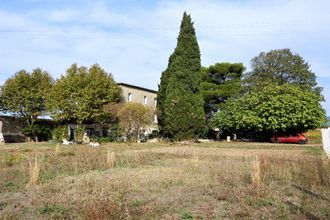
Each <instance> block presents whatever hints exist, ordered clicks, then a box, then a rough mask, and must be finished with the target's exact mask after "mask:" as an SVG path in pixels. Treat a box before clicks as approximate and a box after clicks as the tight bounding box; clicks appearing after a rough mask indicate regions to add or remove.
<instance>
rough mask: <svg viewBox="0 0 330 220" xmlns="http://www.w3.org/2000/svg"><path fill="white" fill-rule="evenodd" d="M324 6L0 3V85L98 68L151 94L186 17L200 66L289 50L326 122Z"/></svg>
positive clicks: (329, 102)
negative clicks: (306, 68) (36, 72)
mask: <svg viewBox="0 0 330 220" xmlns="http://www.w3.org/2000/svg"><path fill="white" fill-rule="evenodd" d="M329 8H330V2H329V1H326V0H304V1H302V0H277V1H273V2H271V1H256V0H246V1H244V0H236V1H234V0H227V1H220V0H219V1H216V0H203V1H201V0H200V1H197V0H196V1H194V0H186V1H184V0H181V1H171V0H163V1H152V0H120V1H119V0H117V1H115V0H109V1H106V0H94V1H87V0H86V1H83V0H71V1H70V0H0V83H1V84H3V83H4V82H5V80H6V79H7V78H8V77H10V76H12V75H13V74H14V73H15V72H17V71H18V70H20V69H26V70H28V71H31V70H32V69H34V68H36V67H41V68H42V69H44V70H47V71H48V72H50V73H51V74H52V75H53V76H54V77H55V78H57V77H58V76H60V75H61V74H64V73H65V70H66V69H67V68H68V67H69V66H70V65H71V64H72V63H74V62H76V63H78V65H86V66H89V65H91V64H94V63H99V64H100V65H101V66H102V67H103V68H105V69H106V70H107V71H108V72H111V73H112V74H113V76H114V78H115V80H116V81H117V82H126V83H131V84H136V85H139V86H144V87H148V88H151V89H157V87H158V83H159V78H160V75H161V72H162V71H163V70H164V69H165V68H166V66H167V62H168V57H169V55H170V54H171V53H172V52H173V49H174V48H175V46H176V38H177V35H178V31H179V25H180V21H181V18H182V14H183V12H184V11H187V12H188V13H189V14H191V16H192V19H193V21H194V23H195V29H196V32H197V37H198V41H199V45H200V49H201V57H202V65H204V66H209V65H211V64H214V63H216V62H243V63H244V65H245V66H246V67H247V68H248V69H249V68H250V60H251V59H252V58H253V57H254V56H256V55H258V54H259V53H260V52H261V51H269V50H270V49H281V48H290V49H291V50H292V51H293V52H295V53H298V54H300V55H301V56H302V57H304V59H305V60H306V61H308V63H309V64H310V65H311V69H312V70H313V71H314V72H315V73H316V75H317V81H318V83H319V84H320V85H321V86H322V87H324V92H323V94H324V96H325V99H326V102H325V103H323V106H324V107H325V109H326V110H327V114H328V115H330V87H329V85H330V71H329V70H330V62H329V61H330V42H329V41H330V40H329V39H330V13H329V11H328V10H329Z"/></svg>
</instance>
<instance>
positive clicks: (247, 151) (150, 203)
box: [0, 134, 330, 219]
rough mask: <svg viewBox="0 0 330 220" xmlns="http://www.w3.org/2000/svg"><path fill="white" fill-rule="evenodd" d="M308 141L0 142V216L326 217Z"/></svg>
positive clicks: (321, 161)
mask: <svg viewBox="0 0 330 220" xmlns="http://www.w3.org/2000/svg"><path fill="white" fill-rule="evenodd" d="M315 136H316V138H315V139H313V141H311V142H310V144H307V145H294V144H270V143H242V142H231V143H226V142H210V143H189V142H186V143H176V144H173V143H172V144H171V143H156V144H152V143H145V144H124V143H116V144H106V145H102V146H101V147H97V148H91V147H88V146H84V145H73V146H59V145H56V144H51V143H24V144H6V145H2V146H0V152H1V154H0V164H1V170H0V219H242V218H243V219H262V218H264V219H330V160H329V159H327V157H326V156H325V154H324V153H323V151H322V148H321V144H320V143H319V141H318V139H317V138H318V137H319V136H318V135H317V134H315Z"/></svg>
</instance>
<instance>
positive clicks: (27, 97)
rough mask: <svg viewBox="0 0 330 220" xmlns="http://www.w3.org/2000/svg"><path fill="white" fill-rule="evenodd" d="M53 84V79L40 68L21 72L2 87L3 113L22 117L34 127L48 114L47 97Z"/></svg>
mask: <svg viewBox="0 0 330 220" xmlns="http://www.w3.org/2000/svg"><path fill="white" fill-rule="evenodd" d="M53 83H54V80H53V78H52V77H51V76H50V75H49V74H48V73H47V72H46V71H43V70H42V69H40V68H36V69H34V70H33V71H32V72H31V73H29V72H27V71H25V70H20V71H19V72H17V73H16V74H15V75H14V76H12V77H11V78H9V79H7V80H6V82H5V84H4V85H3V87H2V95H1V108H2V111H5V112H9V113H13V114H15V115H17V116H19V117H22V118H23V119H24V121H25V122H26V124H27V125H28V126H31V125H33V124H34V123H35V122H36V120H37V118H38V117H39V116H42V115H44V114H45V113H46V96H47V94H48V93H49V91H50V90H51V88H52V86H53Z"/></svg>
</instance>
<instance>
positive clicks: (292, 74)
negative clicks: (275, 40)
mask: <svg viewBox="0 0 330 220" xmlns="http://www.w3.org/2000/svg"><path fill="white" fill-rule="evenodd" d="M251 66H252V71H251V72H249V73H248V74H246V75H245V83H246V85H247V86H248V87H249V88H252V87H256V86H258V85H261V87H262V84H263V83H265V82H266V83H269V82H271V83H273V84H278V85H283V84H287V83H288V84H292V85H295V86H299V87H301V88H303V89H312V90H313V91H315V92H316V93H317V94H319V95H320V94H321V88H320V87H318V86H317V82H316V76H315V74H314V73H313V72H312V70H311V69H310V65H309V64H308V63H307V62H306V61H305V60H304V59H303V58H302V57H301V56H300V55H299V54H293V53H292V52H291V50H290V49H280V50H271V51H269V52H267V53H265V52H261V53H260V54H259V55H258V56H256V57H254V58H253V59H252V60H251Z"/></svg>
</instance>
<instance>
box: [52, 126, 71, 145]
mask: <svg viewBox="0 0 330 220" xmlns="http://www.w3.org/2000/svg"><path fill="white" fill-rule="evenodd" d="M52 137H53V141H58V142H61V141H62V140H63V139H67V138H68V127H67V126H59V127H57V128H54V129H53V132H52Z"/></svg>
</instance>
